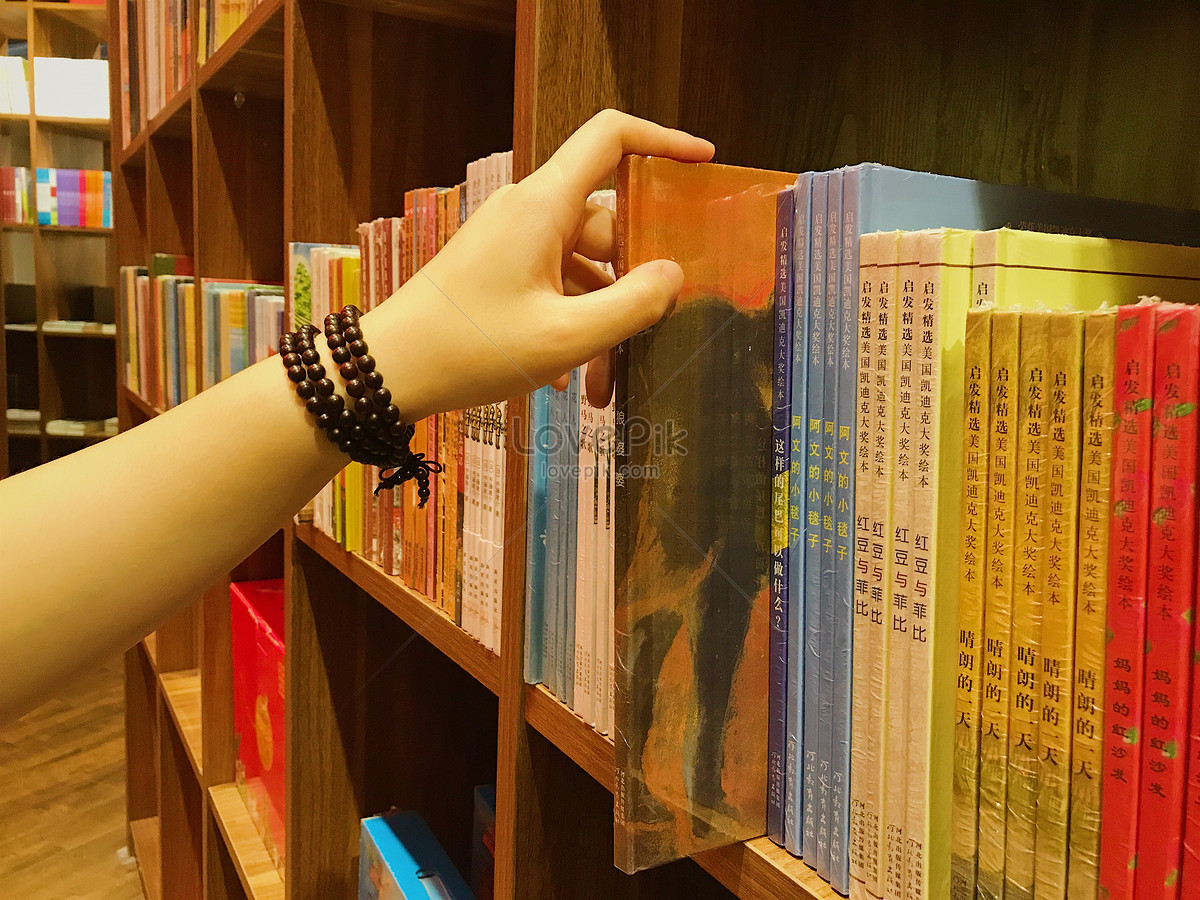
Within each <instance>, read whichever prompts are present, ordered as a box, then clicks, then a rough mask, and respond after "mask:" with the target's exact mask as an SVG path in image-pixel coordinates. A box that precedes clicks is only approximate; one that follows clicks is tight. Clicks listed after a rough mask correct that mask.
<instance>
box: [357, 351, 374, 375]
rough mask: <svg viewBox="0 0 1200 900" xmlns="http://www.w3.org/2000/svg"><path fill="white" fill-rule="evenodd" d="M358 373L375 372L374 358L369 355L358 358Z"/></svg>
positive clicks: (365, 354)
mask: <svg viewBox="0 0 1200 900" xmlns="http://www.w3.org/2000/svg"><path fill="white" fill-rule="evenodd" d="M358 371H360V372H374V371H375V357H373V356H371V355H370V354H369V353H364V354H363V355H362V356H360V357H359V358H358Z"/></svg>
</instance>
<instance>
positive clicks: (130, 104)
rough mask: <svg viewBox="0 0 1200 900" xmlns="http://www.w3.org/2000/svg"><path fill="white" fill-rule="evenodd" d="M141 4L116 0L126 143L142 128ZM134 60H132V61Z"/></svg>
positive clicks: (121, 94) (123, 125)
mask: <svg viewBox="0 0 1200 900" xmlns="http://www.w3.org/2000/svg"><path fill="white" fill-rule="evenodd" d="M140 10H141V4H139V3H138V0H117V27H118V29H119V30H120V47H121V60H120V104H121V130H122V132H123V134H122V138H123V141H124V143H126V144H128V143H129V141H130V140H131V139H132V138H133V137H134V135H136V134H137V133H138V132H139V131H141V128H142V83H141V79H142V74H141V69H142V67H141V65H140V64H139V62H138V60H139V59H140V57H139V56H138V43H139V42H140V41H141V39H142V29H141V25H140V24H139V23H140V18H139V15H140V12H139V11H140ZM131 61H132V64H131Z"/></svg>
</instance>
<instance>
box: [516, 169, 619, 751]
mask: <svg viewBox="0 0 1200 900" xmlns="http://www.w3.org/2000/svg"><path fill="white" fill-rule="evenodd" d="M589 199H590V201H591V202H592V203H595V204H597V205H599V206H606V207H608V208H609V209H614V208H615V206H616V192H615V191H597V192H596V193H594V194H593V195H592V196H591V197H590V198H589ZM606 267H607V266H606ZM607 268H609V273H610V274H611V267H607ZM586 378H587V366H582V367H580V368H579V369H576V370H575V371H573V372H572V373H571V375H570V385H569V387H568V389H567V390H565V391H557V390H555V389H554V388H553V387H551V386H546V387H543V388H540V389H539V390H537V391H534V393H533V394H532V395H531V396H530V399H529V417H530V442H529V452H528V456H527V465H528V476H527V477H528V484H529V488H528V495H527V496H528V501H527V504H528V510H529V517H528V525H527V528H526V557H525V559H526V563H525V680H526V681H527V682H529V683H530V684H539V683H541V684H545V686H546V688H547V689H548V690H549V691H550V692H551V693H553V694H554V695H555V696H556V697H558V698H559V699H560V700H562V702H563V703H565V704H566V705H567V706H568V707H570V708H571V709H572V710H573V711H574V712H575V713H576V714H577V715H578V716H580V718H582V719H583V720H584V721H585V722H587V723H588V724H589V725H591V726H592V727H593V728H595V729H596V730H597V731H599V732H600V733H601V734H608V733H609V730H610V728H611V726H612V703H613V693H612V676H613V668H614V653H613V521H614V517H613V496H614V490H615V480H614V477H613V475H614V473H613V449H614V444H615V441H614V437H615V435H616V428H615V426H614V420H613V404H612V403H611V402H610V403H609V405H608V406H607V407H605V408H603V409H596V408H594V407H593V406H592V405H591V403H589V402H588V398H587V390H586Z"/></svg>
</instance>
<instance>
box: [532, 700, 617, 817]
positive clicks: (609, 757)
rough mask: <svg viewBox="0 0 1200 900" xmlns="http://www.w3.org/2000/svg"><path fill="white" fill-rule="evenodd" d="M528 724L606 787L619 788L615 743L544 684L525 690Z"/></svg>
mask: <svg viewBox="0 0 1200 900" xmlns="http://www.w3.org/2000/svg"><path fill="white" fill-rule="evenodd" d="M525 720H526V721H527V722H528V723H529V724H530V725H532V726H533V727H534V728H536V729H537V730H538V731H539V732H540V733H541V735H542V736H543V737H544V738H546V739H547V740H549V741H550V743H552V744H553V745H554V746H555V747H557V748H558V749H559V750H561V751H562V752H563V753H565V754H566V755H567V757H568V758H570V759H572V760H574V761H575V762H576V763H577V764H578V765H579V766H580V768H582V769H583V770H584V771H585V772H587V773H588V774H589V775H591V776H592V777H593V778H594V779H596V781H597V782H598V783H600V784H601V785H603V786H604V788H605V790H607V791H608V792H609V793H610V794H611V793H612V792H613V789H614V787H615V779H616V763H615V761H614V752H615V751H614V748H613V742H612V740H611V739H609V738H608V737H606V736H604V735H602V734H600V733H599V732H598V731H596V729H595V728H592V727H591V726H590V725H588V724H587V723H585V722H584V721H583V719H581V718H579V716H577V715H575V713H574V712H572V711H571V709H570V708H569V707H568V706H567V705H566V704H565V703H563V702H562V701H561V700H559V699H558V698H557V697H555V696H554V695H553V694H551V693H550V692H549V691H548V690H546V688H544V687H543V686H542V685H540V684H530V685H526V686H525Z"/></svg>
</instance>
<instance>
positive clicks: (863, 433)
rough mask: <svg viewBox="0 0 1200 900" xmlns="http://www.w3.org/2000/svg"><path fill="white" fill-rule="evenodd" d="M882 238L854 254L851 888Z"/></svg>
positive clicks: (860, 874)
mask: <svg viewBox="0 0 1200 900" xmlns="http://www.w3.org/2000/svg"><path fill="white" fill-rule="evenodd" d="M886 238H887V235H885V234H864V235H863V236H862V237H861V238H860V239H859V255H858V272H859V274H858V288H859V298H858V308H859V316H860V319H859V327H858V376H857V379H856V382H857V386H856V391H855V417H856V423H855V424H856V431H855V445H854V446H855V452H854V468H855V474H856V476H857V478H856V480H855V493H854V661H853V669H852V674H851V679H852V692H853V709H852V718H851V722H852V723H853V724H852V728H851V733H850V742H851V755H850V878H851V879H852V881H853V889H854V890H855V891H856V892H857V891H861V890H863V889H864V885H863V882H864V881H865V880H866V875H865V869H866V863H865V858H866V853H867V851H866V847H867V825H866V821H865V811H866V808H867V803H868V802H869V800H868V798H867V793H868V792H869V791H871V790H874V789H875V786H874V785H872V783H871V781H870V779H869V778H868V777H867V770H868V767H869V765H870V760H871V755H870V751H869V750H868V746H867V745H868V743H869V742H870V740H871V738H870V737H869V736H868V733H867V729H868V727H869V724H868V720H869V717H870V713H869V711H868V710H869V707H870V687H869V685H870V679H871V661H872V647H871V637H872V631H871V615H870V606H871V600H870V594H871V581H870V570H871V549H870V548H871V525H872V523H873V522H874V520H875V518H876V515H875V506H874V486H873V485H872V483H871V480H870V478H871V437H872V431H873V425H874V422H873V419H872V417H871V411H872V407H873V404H872V400H871V379H872V378H874V377H875V322H876V294H877V293H878V290H879V280H878V279H879V268H880V265H879V257H880V254H881V252H882V247H883V245H884V243H885V241H886Z"/></svg>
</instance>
